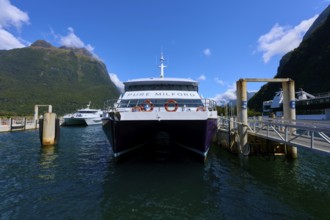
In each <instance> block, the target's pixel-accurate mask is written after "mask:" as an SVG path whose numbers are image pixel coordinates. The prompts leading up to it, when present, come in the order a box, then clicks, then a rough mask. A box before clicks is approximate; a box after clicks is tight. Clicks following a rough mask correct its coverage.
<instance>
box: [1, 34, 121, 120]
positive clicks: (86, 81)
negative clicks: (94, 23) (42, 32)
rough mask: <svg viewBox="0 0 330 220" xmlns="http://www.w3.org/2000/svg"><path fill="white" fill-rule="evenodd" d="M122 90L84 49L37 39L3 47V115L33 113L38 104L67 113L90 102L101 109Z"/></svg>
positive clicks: (102, 64)
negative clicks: (24, 43)
mask: <svg viewBox="0 0 330 220" xmlns="http://www.w3.org/2000/svg"><path fill="white" fill-rule="evenodd" d="M118 95H119V91H118V89H117V88H116V86H115V85H114V83H113V82H112V81H111V79H110V77H109V74H108V71H107V69H106V66H105V65H104V63H102V62H101V61H99V60H97V59H96V58H95V57H93V56H92V54H91V53H90V52H88V51H87V50H86V49H83V48H57V47H54V46H52V45H51V44H50V43H48V42H46V41H43V40H38V41H36V42H34V43H33V44H31V46H29V47H25V48H20V49H13V50H0V115H4V114H20V115H33V111H34V105H35V104H52V105H53V111H54V112H56V113H57V114H61V115H62V114H65V113H69V112H72V111H74V110H76V109H77V108H81V107H85V106H86V104H88V102H89V101H91V102H92V106H91V107H94V108H102V107H103V102H104V100H106V99H115V98H117V97H118Z"/></svg>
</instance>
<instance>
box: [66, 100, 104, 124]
mask: <svg viewBox="0 0 330 220" xmlns="http://www.w3.org/2000/svg"><path fill="white" fill-rule="evenodd" d="M90 105H91V102H89V103H88V105H87V107H86V108H83V109H78V110H77V111H76V112H75V113H73V114H67V115H64V116H63V123H62V125H63V126H79V125H80V126H84V125H85V126H86V125H97V124H101V123H102V116H103V111H102V110H101V109H91V108H90Z"/></svg>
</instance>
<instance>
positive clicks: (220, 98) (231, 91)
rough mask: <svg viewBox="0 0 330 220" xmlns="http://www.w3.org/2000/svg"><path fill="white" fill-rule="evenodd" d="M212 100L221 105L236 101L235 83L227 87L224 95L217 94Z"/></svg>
mask: <svg viewBox="0 0 330 220" xmlns="http://www.w3.org/2000/svg"><path fill="white" fill-rule="evenodd" d="M214 100H215V101H216V102H217V103H218V104H219V105H222V104H224V103H228V102H229V101H231V100H236V83H233V84H232V85H230V86H228V88H227V91H225V92H224V93H221V94H218V95H216V96H215V97H214Z"/></svg>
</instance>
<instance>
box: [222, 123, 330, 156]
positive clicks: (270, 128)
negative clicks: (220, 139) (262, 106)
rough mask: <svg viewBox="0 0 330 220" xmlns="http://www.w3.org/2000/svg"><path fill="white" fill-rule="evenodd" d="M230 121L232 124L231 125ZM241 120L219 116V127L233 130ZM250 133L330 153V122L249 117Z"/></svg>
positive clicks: (290, 144)
mask: <svg viewBox="0 0 330 220" xmlns="http://www.w3.org/2000/svg"><path fill="white" fill-rule="evenodd" d="M230 122H231V123H232V126H230ZM239 125H241V123H240V122H238V121H237V119H236V118H231V119H230V118H227V117H219V123H218V128H219V129H223V130H226V131H228V132H229V131H230V132H233V131H235V130H237V129H238V127H239ZM247 128H248V129H247V131H248V134H249V135H254V136H258V137H261V138H264V139H268V140H271V141H276V142H278V143H282V144H286V145H289V146H294V147H304V148H309V149H313V150H319V151H322V152H326V153H330V137H329V136H330V122H329V121H306V120H284V119H271V118H262V117H258V118H256V117H253V118H249V119H248V124H247Z"/></svg>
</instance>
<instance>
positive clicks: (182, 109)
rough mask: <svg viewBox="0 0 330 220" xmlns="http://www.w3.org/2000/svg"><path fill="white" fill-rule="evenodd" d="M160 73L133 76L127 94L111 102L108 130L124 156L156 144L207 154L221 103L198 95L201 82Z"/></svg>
mask: <svg viewBox="0 0 330 220" xmlns="http://www.w3.org/2000/svg"><path fill="white" fill-rule="evenodd" d="M163 61H164V58H163V56H161V59H160V63H161V64H160V66H159V67H160V70H161V71H160V77H159V78H158V77H157V78H146V79H136V80H130V81H127V82H125V83H124V85H125V92H124V93H123V94H122V95H121V96H120V97H119V99H118V100H116V101H115V104H114V105H111V106H108V108H107V112H106V117H104V118H103V119H102V123H103V130H104V132H105V134H106V136H107V138H108V140H109V142H110V144H111V146H112V149H113V152H114V156H115V157H119V156H121V155H123V154H126V153H128V152H130V151H132V150H135V149H137V148H139V147H142V146H145V145H147V144H148V143H150V142H153V143H155V140H156V142H157V143H158V144H152V146H153V147H152V148H153V149H150V150H157V148H158V146H157V145H159V143H161V144H160V145H170V148H172V147H173V146H178V147H180V146H181V147H183V148H185V149H187V150H189V151H191V152H194V153H196V154H197V155H200V156H201V157H202V158H203V159H205V158H206V156H207V153H208V151H209V148H210V145H211V141H212V138H213V136H214V134H215V132H216V130H217V110H216V103H215V101H213V100H210V99H203V98H202V97H201V96H200V95H199V94H198V82H197V81H194V80H191V79H179V78H164V67H165V66H164V64H163Z"/></svg>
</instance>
